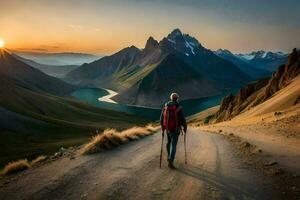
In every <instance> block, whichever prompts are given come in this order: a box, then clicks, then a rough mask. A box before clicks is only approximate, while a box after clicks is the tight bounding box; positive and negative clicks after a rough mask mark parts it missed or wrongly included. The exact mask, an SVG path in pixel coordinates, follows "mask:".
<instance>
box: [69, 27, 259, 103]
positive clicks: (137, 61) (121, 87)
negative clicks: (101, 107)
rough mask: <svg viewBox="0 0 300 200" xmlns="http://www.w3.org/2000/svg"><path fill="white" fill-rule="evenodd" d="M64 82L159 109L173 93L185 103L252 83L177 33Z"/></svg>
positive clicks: (106, 59)
mask: <svg viewBox="0 0 300 200" xmlns="http://www.w3.org/2000/svg"><path fill="white" fill-rule="evenodd" d="M65 80H66V81H68V82H70V83H73V84H79V85H83V86H89V87H105V88H109V89H113V90H116V91H118V92H119V94H118V95H117V96H115V97H114V99H115V100H117V101H118V102H120V103H124V104H138V105H144V106H154V107H160V106H162V103H163V102H164V101H166V100H167V99H168V96H169V94H170V93H171V92H178V93H180V95H181V99H182V100H184V99H194V98H200V97H208V96H214V95H219V94H221V93H223V92H224V90H228V89H236V88H240V87H241V86H243V85H245V84H246V83H248V82H249V81H251V80H253V78H252V77H251V76H249V75H248V74H247V73H246V72H244V71H242V70H241V69H240V68H239V67H237V66H236V65H235V64H234V63H232V62H231V61H228V60H226V59H223V58H221V57H219V56H217V55H216V54H215V53H214V52H213V51H211V50H209V49H207V48H205V47H203V46H202V45H201V44H200V43H199V42H198V40H197V39H195V38H194V37H192V36H190V35H188V34H183V33H182V32H181V31H180V30H179V29H175V30H173V31H172V32H171V33H170V34H168V35H167V36H166V37H164V38H163V39H162V40H161V41H157V40H155V39H154V38H153V37H149V39H148V40H147V42H146V45H145V47H144V48H143V49H138V48H137V47H135V46H131V47H127V48H124V49H122V50H120V51H119V52H117V53H115V54H113V55H110V56H105V57H103V58H101V59H99V60H97V61H94V62H92V63H89V64H83V65H82V66H80V67H79V68H76V69H75V70H73V71H71V72H69V73H68V74H67V75H66V78H65Z"/></svg>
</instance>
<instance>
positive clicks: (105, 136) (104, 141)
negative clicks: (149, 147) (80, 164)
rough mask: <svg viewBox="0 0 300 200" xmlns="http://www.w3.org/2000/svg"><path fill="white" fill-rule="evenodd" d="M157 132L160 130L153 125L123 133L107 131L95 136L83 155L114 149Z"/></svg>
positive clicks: (133, 128)
mask: <svg viewBox="0 0 300 200" xmlns="http://www.w3.org/2000/svg"><path fill="white" fill-rule="evenodd" d="M157 130H158V128H157V127H154V126H153V125H147V126H146V127H132V128H130V129H126V130H124V131H121V132H118V131H117V130H115V129H106V130H104V131H103V133H102V134H97V135H95V136H93V137H92V138H91V141H90V142H89V143H87V144H86V145H84V147H83V148H82V149H81V154H92V153H97V152H100V151H101V150H104V149H112V148H114V147H117V146H119V145H122V144H125V143H127V142H129V141H132V140H137V139H139V138H142V137H145V136H148V135H151V134H153V133H154V132H156V131H157Z"/></svg>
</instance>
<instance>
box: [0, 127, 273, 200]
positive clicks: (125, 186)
mask: <svg viewBox="0 0 300 200" xmlns="http://www.w3.org/2000/svg"><path fill="white" fill-rule="evenodd" d="M160 139H161V134H159V133H158V134H155V135H153V136H149V137H147V138H144V139H142V140H140V141H137V142H132V143H130V144H127V145H124V146H121V147H119V148H116V149H114V150H111V151H106V152H103V153H99V154H95V155H92V156H79V155H78V156H76V158H75V159H72V160H70V158H62V159H59V160H57V161H54V162H52V163H50V164H47V165H44V166H41V167H39V168H36V169H32V170H28V171H26V172H24V173H23V174H22V175H20V176H18V177H16V178H15V180H14V181H10V182H9V183H5V184H4V183H3V180H1V181H0V182H1V188H0V199H1V200H6V199H14V200H17V199H31V200H32V199H43V200H46V199H51V200H53V199H177V200H179V199H277V198H279V197H278V196H277V193H276V191H275V190H274V188H273V187H272V183H271V181H270V180H268V179H266V178H265V177H264V176H263V175H261V173H260V172H259V171H255V170H254V169H251V168H249V167H247V166H246V165H244V164H243V163H242V162H241V161H240V160H239V158H237V157H235V156H234V149H233V147H232V146H231V144H230V143H229V142H228V141H227V140H226V139H225V138H224V137H223V136H220V135H216V134H210V133H205V132H199V130H196V129H190V130H189V131H188V141H187V142H188V147H187V150H188V164H187V165H185V164H184V149H183V137H180V139H179V144H178V154H177V157H176V161H175V165H176V166H177V169H176V170H170V169H169V168H168V167H167V163H166V161H164V163H163V167H162V169H160V168H159V151H160V141H161V140H160ZM164 152H165V149H164ZM165 158H166V155H165V154H164V159H165ZM165 160H166V159H165Z"/></svg>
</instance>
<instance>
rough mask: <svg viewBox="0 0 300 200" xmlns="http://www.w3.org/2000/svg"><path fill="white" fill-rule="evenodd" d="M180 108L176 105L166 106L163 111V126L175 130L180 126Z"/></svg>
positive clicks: (168, 129)
mask: <svg viewBox="0 0 300 200" xmlns="http://www.w3.org/2000/svg"><path fill="white" fill-rule="evenodd" d="M178 110H179V109H178V108H177V106H176V105H170V106H167V105H166V106H165V108H164V113H163V117H164V118H163V126H164V129H166V130H167V131H171V132H172V131H175V130H176V129H177V128H178V127H179V126H178V119H177V118H178V116H177V112H178Z"/></svg>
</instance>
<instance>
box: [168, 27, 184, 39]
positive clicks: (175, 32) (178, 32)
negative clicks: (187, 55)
mask: <svg viewBox="0 0 300 200" xmlns="http://www.w3.org/2000/svg"><path fill="white" fill-rule="evenodd" d="M182 36H183V35H182V32H181V30H180V29H179V28H175V29H174V30H173V31H172V32H171V33H170V34H169V35H168V36H167V38H169V39H175V38H177V37H182Z"/></svg>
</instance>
